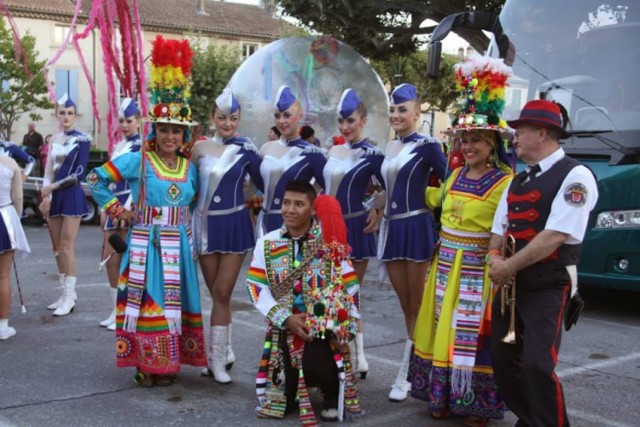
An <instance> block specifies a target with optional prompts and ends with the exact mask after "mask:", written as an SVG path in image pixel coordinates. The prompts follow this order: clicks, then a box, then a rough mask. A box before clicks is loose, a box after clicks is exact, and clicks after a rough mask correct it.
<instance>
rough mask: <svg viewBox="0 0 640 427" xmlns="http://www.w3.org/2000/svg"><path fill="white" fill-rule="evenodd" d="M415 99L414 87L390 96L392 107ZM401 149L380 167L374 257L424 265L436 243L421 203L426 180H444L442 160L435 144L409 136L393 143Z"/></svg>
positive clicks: (432, 140) (427, 138)
mask: <svg viewBox="0 0 640 427" xmlns="http://www.w3.org/2000/svg"><path fill="white" fill-rule="evenodd" d="M412 99H417V94H416V92H415V87H413V86H412V85H408V84H402V85H400V86H398V87H397V88H396V89H395V90H394V91H393V92H392V94H391V102H392V104H402V103H404V102H407V101H410V100H412ZM396 142H400V143H401V144H402V148H401V149H400V150H399V151H398V152H397V153H395V154H393V155H390V154H389V145H387V154H386V156H385V159H384V162H383V163H382V167H381V169H382V177H383V179H384V184H385V185H384V187H385V189H386V204H385V209H384V218H383V220H382V225H381V228H380V239H379V241H378V257H379V258H380V259H381V260H382V261H392V260H401V259H403V260H410V261H426V260H428V259H430V258H431V256H432V253H433V248H434V246H435V244H436V241H437V234H436V231H435V223H434V219H433V216H432V215H431V212H429V210H428V209H427V206H426V204H425V201H424V191H425V189H426V188H427V184H428V183H429V177H430V176H431V173H432V172H434V173H435V174H436V176H438V177H439V178H441V179H443V180H444V179H445V178H446V176H445V173H446V159H445V157H444V154H443V152H442V148H441V146H440V143H439V141H438V140H437V139H436V138H433V137H430V136H424V135H420V134H419V133H417V132H412V133H410V134H409V135H405V136H403V137H400V138H398V139H397V140H396Z"/></svg>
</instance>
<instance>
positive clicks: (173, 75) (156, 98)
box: [149, 35, 198, 126]
mask: <svg viewBox="0 0 640 427" xmlns="http://www.w3.org/2000/svg"><path fill="white" fill-rule="evenodd" d="M192 57H193V52H192V51H191V46H190V45H189V40H186V39H185V40H171V39H165V38H164V37H162V36H161V35H158V36H157V37H156V39H155V40H154V41H153V47H152V49H151V71H150V88H149V89H150V91H151V103H152V104H154V105H153V107H152V108H151V109H150V110H149V121H151V122H153V123H171V124H177V125H184V126H195V125H197V124H198V123H197V122H195V121H194V120H192V118H191V107H189V100H190V98H191V92H190V87H191V65H192V63H191V59H192Z"/></svg>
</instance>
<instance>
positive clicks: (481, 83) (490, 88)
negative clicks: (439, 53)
mask: <svg viewBox="0 0 640 427" xmlns="http://www.w3.org/2000/svg"><path fill="white" fill-rule="evenodd" d="M511 74H512V71H511V67H509V66H507V65H505V64H504V62H503V60H502V59H498V58H490V57H487V56H481V55H479V54H478V53H476V52H473V53H472V54H471V55H470V56H469V57H468V58H467V59H466V61H464V62H462V63H460V64H456V74H455V80H456V88H457V89H458V90H459V91H460V92H461V98H460V101H459V102H458V105H459V110H458V112H457V114H456V118H455V120H454V122H453V123H452V126H451V127H450V128H449V129H447V130H446V131H444V134H445V135H449V136H454V137H457V136H460V135H461V134H462V132H464V131H469V130H480V129H486V130H494V131H496V132H498V133H500V135H501V136H502V137H506V136H508V135H510V133H511V132H510V131H509V130H508V128H507V123H506V122H505V121H504V120H503V119H502V118H501V116H502V113H503V111H504V105H505V100H504V92H505V88H506V86H507V79H508V78H509V76H511Z"/></svg>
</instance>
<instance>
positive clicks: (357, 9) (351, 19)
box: [278, 0, 504, 60]
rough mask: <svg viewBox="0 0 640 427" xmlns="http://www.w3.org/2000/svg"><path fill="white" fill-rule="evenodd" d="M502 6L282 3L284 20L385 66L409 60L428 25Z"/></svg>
mask: <svg viewBox="0 0 640 427" xmlns="http://www.w3.org/2000/svg"><path fill="white" fill-rule="evenodd" d="M503 4H504V0H366V1H364V0H278V5H279V6H280V7H281V10H282V11H283V13H284V14H285V15H288V16H291V17H293V18H296V19H298V20H299V21H300V23H301V24H302V25H303V26H305V27H306V28H308V29H310V30H312V31H315V32H317V33H321V34H329V35H332V36H333V37H336V38H339V39H342V40H344V41H345V42H346V43H348V44H350V45H351V46H353V47H354V48H355V49H356V50H357V51H358V52H360V54H361V55H363V56H365V57H367V58H370V59H377V60H384V59H387V58H389V57H391V56H393V55H400V56H407V55H409V54H411V53H413V52H415V51H416V50H418V48H419V47H420V45H421V44H422V43H424V42H425V39H426V38H425V37H419V36H420V35H428V34H431V32H432V31H433V29H434V28H435V26H426V27H422V26H421V25H422V24H423V23H424V22H425V21H426V20H428V19H431V20H433V21H435V22H440V21H441V20H442V19H443V18H445V17H446V16H448V15H450V14H452V13H456V12H464V11H469V10H485V11H490V12H494V11H499V10H500V9H501V8H502V5H503Z"/></svg>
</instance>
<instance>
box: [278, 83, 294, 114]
mask: <svg viewBox="0 0 640 427" xmlns="http://www.w3.org/2000/svg"><path fill="white" fill-rule="evenodd" d="M296 100H297V98H296V97H295V95H294V94H293V93H292V92H291V89H289V87H288V86H280V89H278V92H276V98H275V100H274V101H273V108H274V110H278V111H280V112H283V111H286V110H288V109H289V108H290V107H291V106H292V105H293V103H294V102H296Z"/></svg>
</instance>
